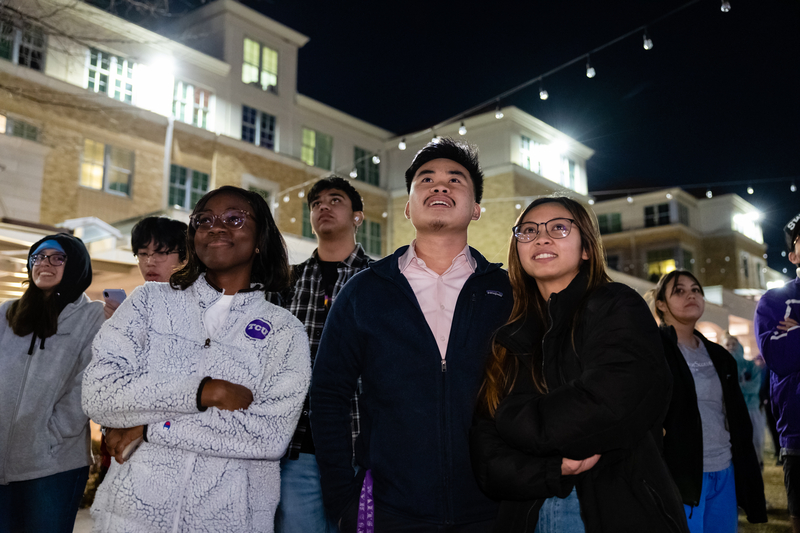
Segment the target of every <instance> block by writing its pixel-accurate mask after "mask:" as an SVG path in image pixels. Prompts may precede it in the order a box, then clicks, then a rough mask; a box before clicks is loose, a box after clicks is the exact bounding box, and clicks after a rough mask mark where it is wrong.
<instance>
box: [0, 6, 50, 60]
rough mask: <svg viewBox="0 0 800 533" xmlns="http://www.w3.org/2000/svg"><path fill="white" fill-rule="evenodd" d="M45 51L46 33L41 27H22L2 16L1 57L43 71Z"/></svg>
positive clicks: (0, 32) (0, 31)
mask: <svg viewBox="0 0 800 533" xmlns="http://www.w3.org/2000/svg"><path fill="white" fill-rule="evenodd" d="M44 51H45V35H44V32H43V31H42V29H41V28H38V27H35V26H27V27H24V28H20V27H18V26H17V25H15V24H14V23H13V22H11V21H10V20H8V19H4V18H0V58H3V59H7V60H9V61H11V62H12V63H16V64H17V65H21V66H24V67H28V68H29V69H32V70H38V71H43V70H44Z"/></svg>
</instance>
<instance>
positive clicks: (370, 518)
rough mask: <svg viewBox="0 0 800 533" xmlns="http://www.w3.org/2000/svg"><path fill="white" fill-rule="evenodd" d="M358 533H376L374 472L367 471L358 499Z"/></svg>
mask: <svg viewBox="0 0 800 533" xmlns="http://www.w3.org/2000/svg"><path fill="white" fill-rule="evenodd" d="M357 531H358V533H375V500H373V498H372V471H371V470H367V475H366V476H364V484H363V485H362V486H361V497H360V498H359V499H358V530H357Z"/></svg>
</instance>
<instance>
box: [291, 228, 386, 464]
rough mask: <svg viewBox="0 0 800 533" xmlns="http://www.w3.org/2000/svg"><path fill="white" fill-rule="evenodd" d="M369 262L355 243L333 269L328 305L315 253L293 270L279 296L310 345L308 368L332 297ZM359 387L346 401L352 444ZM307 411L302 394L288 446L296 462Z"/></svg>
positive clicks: (357, 423) (356, 420) (317, 256)
mask: <svg viewBox="0 0 800 533" xmlns="http://www.w3.org/2000/svg"><path fill="white" fill-rule="evenodd" d="M371 261H372V259H370V257H369V256H367V254H366V253H365V252H364V249H363V248H362V247H361V245H360V244H356V248H355V250H353V253H352V254H350V256H349V257H348V258H347V259H345V260H344V261H342V262H340V263H339V265H338V267H337V271H338V272H339V277H338V279H337V280H336V284H335V285H334V286H333V294H331V295H330V301H329V302H326V301H325V300H326V295H325V287H323V286H322V269H321V268H320V266H319V255H317V251H316V250H314V253H313V254H312V256H311V258H310V259H308V260H307V261H305V262H303V263H300V264H299V265H295V266H294V267H293V276H292V287H291V288H290V290H289V293H288V294H285V295H282V298H283V302H284V304H286V305H285V307H286V309H288V310H289V311H290V312H291V313H292V314H293V315H294V316H296V317H297V318H298V320H300V322H302V323H303V325H304V326H305V327H306V333H307V334H308V342H309V344H310V345H311V366H312V368H313V366H314V359H315V358H316V356H317V348H318V347H319V339H320V337H321V336H322V328H323V326H324V325H325V319H326V318H327V316H328V310H329V309H330V307H331V305H333V302H334V300H336V296H337V295H338V294H339V291H340V290H341V289H342V287H343V286H344V284H345V283H347V281H348V280H349V279H350V278H352V277H353V276H354V275H355V274H356V273H357V272H360V271H361V270H364V269H365V268H367V267H368V266H369V264H370V262H371ZM360 388H361V381H360V380H359V383H358V389H357V390H356V391H355V392H354V394H353V399H352V400H351V401H350V406H351V415H352V432H353V442H354V443H355V440H356V437H358V434H359V432H360V424H359V412H358V394H359V391H360ZM308 410H309V407H308V395H306V400H305V403H304V404H303V413H302V414H301V415H300V421H299V422H298V423H297V429H296V430H295V432H294V435H293V436H292V442H291V444H290V445H289V458H290V459H297V458H298V457H299V455H300V447H301V445H302V443H303V438H304V437H305V433H306V431H308V429H309V422H308Z"/></svg>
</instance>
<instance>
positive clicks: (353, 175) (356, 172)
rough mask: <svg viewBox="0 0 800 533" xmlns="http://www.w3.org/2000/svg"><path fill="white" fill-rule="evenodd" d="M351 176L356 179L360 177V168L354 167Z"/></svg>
mask: <svg viewBox="0 0 800 533" xmlns="http://www.w3.org/2000/svg"><path fill="white" fill-rule="evenodd" d="M350 177H351V178H353V179H356V178H357V177H358V170H356V169H353V170H351V171H350Z"/></svg>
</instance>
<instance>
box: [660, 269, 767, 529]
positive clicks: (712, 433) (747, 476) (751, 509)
mask: <svg viewBox="0 0 800 533" xmlns="http://www.w3.org/2000/svg"><path fill="white" fill-rule="evenodd" d="M649 297H650V298H652V300H653V304H654V306H655V309H654V311H655V314H656V316H657V317H658V321H659V322H660V323H661V329H660V332H661V341H662V344H663V346H664V355H665V356H666V359H667V363H668V364H669V367H670V371H671V372H672V383H673V387H672V399H671V400H670V404H669V410H668V411H667V416H666V418H665V419H664V431H665V434H664V459H665V460H666V462H667V466H669V470H670V473H671V474H672V478H673V479H674V480H675V484H676V485H677V486H678V490H680V493H681V499H682V500H683V504H684V511H685V513H686V519H687V521H688V523H689V530H690V531H691V532H692V533H735V532H736V530H737V528H738V511H737V506H738V507H741V508H742V509H744V511H745V514H746V515H747V520H748V521H749V522H751V523H763V522H766V521H767V507H766V500H765V498H764V480H763V479H762V477H761V467H760V465H759V461H758V458H757V457H756V452H755V448H754V447H753V425H752V423H751V422H750V415H749V414H748V412H747V404H746V403H745V401H744V396H742V390H741V389H740V388H739V380H738V378H737V374H738V371H737V367H736V361H735V360H734V358H733V356H731V354H729V353H728V351H727V350H726V349H725V348H723V347H722V346H720V345H719V344H717V343H715V342H711V341H709V340H708V339H706V338H705V337H704V336H703V335H702V334H701V333H700V332H699V331H697V330H696V329H695V327H696V325H697V322H698V321H699V320H700V317H702V316H703V312H704V311H705V298H704V292H703V286H702V285H701V284H700V282H699V281H698V280H697V278H696V277H695V276H694V274H692V273H691V272H689V271H688V270H673V271H672V272H669V273H667V274H664V275H663V276H662V277H661V279H660V280H659V281H658V283H657V284H656V287H655V288H654V289H651V291H650V292H649Z"/></svg>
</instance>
